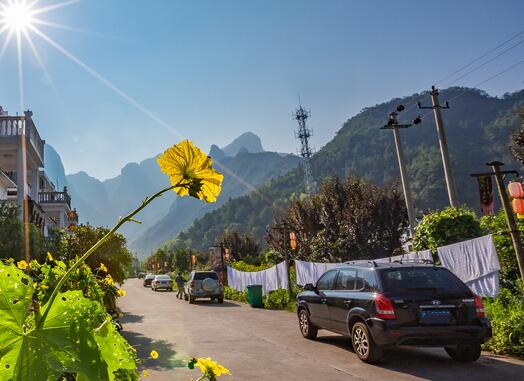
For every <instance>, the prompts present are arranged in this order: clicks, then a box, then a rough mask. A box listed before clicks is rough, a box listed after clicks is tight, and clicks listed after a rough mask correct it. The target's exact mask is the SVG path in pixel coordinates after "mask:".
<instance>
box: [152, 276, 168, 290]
mask: <svg viewBox="0 0 524 381" xmlns="http://www.w3.org/2000/svg"><path fill="white" fill-rule="evenodd" d="M151 290H153V291H158V290H167V291H173V281H172V280H171V277H170V276H169V275H156V276H155V279H153V281H152V282H151Z"/></svg>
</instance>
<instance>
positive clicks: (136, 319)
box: [118, 312, 144, 324]
mask: <svg viewBox="0 0 524 381" xmlns="http://www.w3.org/2000/svg"><path fill="white" fill-rule="evenodd" d="M123 314H124V316H122V317H119V318H118V320H119V321H120V323H122V324H125V323H142V321H143V320H144V317H143V316H142V315H134V314H129V313H127V312H123Z"/></svg>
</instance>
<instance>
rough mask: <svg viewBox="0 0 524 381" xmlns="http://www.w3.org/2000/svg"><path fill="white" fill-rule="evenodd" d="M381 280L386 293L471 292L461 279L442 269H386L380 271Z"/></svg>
mask: <svg viewBox="0 0 524 381" xmlns="http://www.w3.org/2000/svg"><path fill="white" fill-rule="evenodd" d="M380 279H381V280H382V287H383V289H384V291H420V290H432V291H438V292H443V291H444V292H453V293H465V292H469V288H468V287H467V286H466V285H465V284H464V283H462V281H461V280H460V279H458V278H457V277H456V276H455V275H453V274H452V273H451V272H450V271H449V270H447V269H444V268H441V267H409V268H395V269H384V270H382V271H380Z"/></svg>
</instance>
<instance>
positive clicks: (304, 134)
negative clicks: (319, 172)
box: [293, 105, 315, 194]
mask: <svg viewBox="0 0 524 381" xmlns="http://www.w3.org/2000/svg"><path fill="white" fill-rule="evenodd" d="M310 116H311V113H310V112H309V111H306V110H305V109H304V108H303V107H302V105H299V107H298V109H297V111H296V112H295V113H294V114H293V119H295V120H296V121H297V122H298V129H297V130H296V131H295V138H297V139H298V140H300V156H302V158H303V167H304V183H305V186H306V193H308V194H312V193H313V192H314V188H315V184H314V182H313V174H312V173H311V163H310V159H311V156H313V150H312V149H311V146H310V144H309V138H310V137H311V136H312V135H313V132H312V131H311V129H309V128H308V127H307V126H306V121H307V119H308V118H309V117H310Z"/></svg>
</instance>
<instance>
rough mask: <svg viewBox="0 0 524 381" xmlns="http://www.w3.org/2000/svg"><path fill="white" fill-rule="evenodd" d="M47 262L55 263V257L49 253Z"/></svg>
mask: <svg viewBox="0 0 524 381" xmlns="http://www.w3.org/2000/svg"><path fill="white" fill-rule="evenodd" d="M47 260H48V261H49V262H53V256H52V255H51V253H50V252H49V251H48V252H47Z"/></svg>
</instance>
